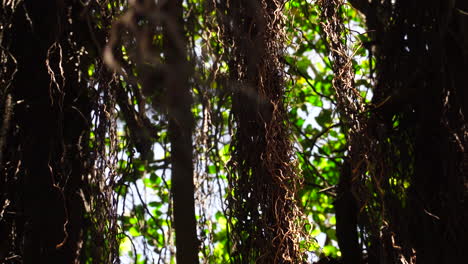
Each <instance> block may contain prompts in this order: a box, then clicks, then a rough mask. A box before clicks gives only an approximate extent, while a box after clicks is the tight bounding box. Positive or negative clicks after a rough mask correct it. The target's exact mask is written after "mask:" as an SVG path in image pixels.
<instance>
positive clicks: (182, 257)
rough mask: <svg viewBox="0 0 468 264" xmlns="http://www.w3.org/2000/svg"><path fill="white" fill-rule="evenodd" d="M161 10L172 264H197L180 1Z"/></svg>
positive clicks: (190, 125) (188, 99) (191, 121)
mask: <svg viewBox="0 0 468 264" xmlns="http://www.w3.org/2000/svg"><path fill="white" fill-rule="evenodd" d="M163 10H164V11H165V13H166V15H167V17H168V18H167V19H166V21H165V30H164V56H165V58H166V65H167V69H168V72H167V76H166V82H165V83H166V85H167V86H166V91H167V96H168V97H167V98H168V116H169V130H168V133H169V139H170V143H171V161H172V185H171V188H172V196H173V202H174V228H175V233H176V234H175V235H176V237H175V241H176V260H177V263H180V264H191V263H198V247H199V242H198V239H197V233H196V230H197V229H196V220H195V201H194V199H195V191H194V190H195V187H194V183H193V145H192V144H193V143H192V130H193V126H194V119H193V114H192V112H191V106H192V96H191V93H190V89H189V85H188V76H189V69H190V68H189V64H188V62H187V52H186V37H185V32H184V28H183V25H184V20H183V7H182V1H181V0H177V1H176V0H174V1H168V2H167V3H166V4H165V6H164V8H163Z"/></svg>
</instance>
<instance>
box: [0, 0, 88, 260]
mask: <svg viewBox="0 0 468 264" xmlns="http://www.w3.org/2000/svg"><path fill="white" fill-rule="evenodd" d="M65 5H66V4H65V3H63V2H60V1H24V8H23V6H21V5H20V6H19V7H18V8H17V10H16V12H15V13H14V18H13V24H12V27H11V29H9V30H8V31H5V35H4V37H6V38H9V39H8V41H9V42H10V43H11V45H10V52H11V53H12V55H13V56H14V57H15V58H16V60H17V67H18V72H17V73H16V75H15V78H14V80H13V83H12V86H11V87H10V88H9V90H8V93H11V96H12V99H13V100H12V101H13V112H12V116H11V124H10V126H9V127H10V129H9V132H8V134H7V136H8V138H7V144H6V146H5V155H3V160H4V163H3V164H4V165H5V166H4V168H2V171H1V173H2V181H3V182H5V183H6V184H5V186H2V189H1V191H2V199H8V200H9V201H10V205H9V206H8V207H6V211H5V218H4V219H2V221H5V224H4V225H5V226H6V227H7V229H8V230H9V232H8V235H7V236H5V237H1V238H0V240H3V239H7V240H8V239H10V242H9V248H8V251H9V257H10V258H11V261H17V260H18V258H22V263H25V264H28V263H75V260H76V258H77V253H79V250H80V243H81V241H82V230H83V218H84V214H85V211H84V207H83V201H82V198H81V197H80V196H79V192H78V190H79V189H80V188H81V187H82V185H83V177H84V175H86V173H87V171H86V166H85V164H84V160H86V159H87V157H86V156H83V154H82V153H86V151H83V150H86V149H87V143H86V142H87V140H86V139H87V137H88V135H89V129H90V125H89V123H88V122H89V120H90V119H91V118H90V111H91V107H90V103H89V98H88V92H87V89H88V88H87V84H86V83H85V82H84V81H82V82H79V80H78V73H77V72H76V71H75V69H76V66H75V65H74V63H75V62H74V61H71V60H69V58H70V56H71V55H72V53H73V49H72V47H70V43H69V41H68V40H67V38H68V37H69V36H68V32H69V30H71V28H70V27H72V25H71V24H69V23H67V12H68V11H69V10H68V9H66V8H65ZM80 6H81V5H80V4H76V5H75V6H73V5H72V4H70V5H69V6H67V7H69V8H71V9H70V10H71V11H72V12H71V13H70V14H71V17H72V18H73V19H75V18H77V17H78V15H77V14H78V13H79V12H80V10H81V8H80ZM26 12H27V13H26ZM75 15H76V16H75ZM78 23H79V22H78V21H75V24H74V26H77V27H79V24H78ZM84 32H87V30H86V31H84ZM83 35H85V34H83ZM54 43H55V44H56V45H55V46H53V45H54ZM60 52H61V53H62V54H60ZM48 53H49V55H48ZM61 56H62V57H61ZM47 61H48V63H49V65H50V68H51V69H52V70H53V71H54V74H53V75H54V78H55V79H56V82H57V83H54V82H53V81H52V80H51V75H50V74H49V72H48V70H47V66H46V62H47ZM59 64H61V65H59ZM60 67H63V70H64V73H63V76H62V75H61V73H60V71H61V70H60ZM62 81H63V83H62ZM63 84H64V85H63ZM4 201H5V200H2V202H4ZM0 250H3V249H0ZM14 255H17V256H19V257H14ZM5 257H8V256H5ZM0 262H2V263H3V261H2V260H1V259H0ZM12 263H16V262H12Z"/></svg>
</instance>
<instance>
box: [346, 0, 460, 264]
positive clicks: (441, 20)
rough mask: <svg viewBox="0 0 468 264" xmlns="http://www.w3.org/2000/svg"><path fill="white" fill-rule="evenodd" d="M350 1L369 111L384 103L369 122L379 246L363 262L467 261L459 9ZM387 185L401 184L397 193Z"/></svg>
mask: <svg viewBox="0 0 468 264" xmlns="http://www.w3.org/2000/svg"><path fill="white" fill-rule="evenodd" d="M350 2H351V3H352V4H353V5H354V6H355V7H356V8H357V9H359V10H360V11H361V12H362V13H363V14H364V15H365V16H366V22H367V27H368V30H369V32H371V37H372V41H371V43H369V44H371V45H370V46H372V48H371V50H372V52H373V54H374V55H375V58H376V71H377V86H376V87H375V89H374V98H373V103H374V104H375V105H378V104H379V103H381V102H383V101H384V100H386V99H388V101H387V102H386V103H384V104H382V107H380V108H379V109H376V110H375V111H374V113H373V114H372V117H371V119H370V120H371V122H370V123H369V133H370V135H371V137H372V138H373V139H374V146H373V148H374V149H378V150H379V151H378V152H376V153H379V155H382V157H383V159H382V160H381V161H383V162H382V163H381V164H373V165H374V166H377V167H379V168H381V172H382V174H381V175H384V176H385V177H383V178H381V179H380V183H381V187H382V188H384V194H381V197H380V198H379V200H378V204H379V208H381V212H382V213H383V214H382V215H381V217H382V219H383V220H384V221H385V224H384V225H383V226H382V228H381V229H378V228H377V229H375V232H374V234H373V236H374V237H380V241H379V242H378V243H372V244H373V245H371V247H370V248H369V250H368V254H369V261H370V262H371V263H393V262H392V261H397V260H401V259H405V260H406V261H407V262H408V263H415V262H416V261H417V262H418V263H425V264H426V263H429V264H431V263H459V262H460V261H463V260H466V259H468V228H467V227H466V223H467V222H468V206H467V198H468V184H467V183H468V173H467V171H468V167H467V160H468V159H467V157H468V150H467V147H468V128H467V125H466V124H467V120H466V118H467V116H468V111H467V105H468V96H467V95H468V93H467V92H466V91H467V89H466V76H467V74H468V37H467V36H468V16H467V15H466V11H467V9H468V4H467V3H466V1H457V0H454V1H438V0H431V1H404V0H399V1H395V3H394V4H392V3H391V2H392V1H381V3H377V2H376V1H372V3H370V4H369V2H368V1H357V0H353V1H350ZM385 142H391V143H390V144H387V143H385ZM374 155H375V153H374ZM391 179H392V180H395V181H394V182H396V181H398V182H401V183H400V184H401V185H403V184H402V182H406V183H405V184H406V186H405V187H401V188H402V189H404V190H405V191H404V194H401V189H397V188H400V187H398V186H397V187H394V186H393V187H392V184H390V180H391ZM379 196H380V195H379ZM368 220H369V219H368ZM362 224H363V225H365V226H367V227H369V226H370V225H372V223H370V222H368V223H362ZM374 224H375V223H374ZM377 232H381V235H379V234H377ZM377 244H378V245H377Z"/></svg>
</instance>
